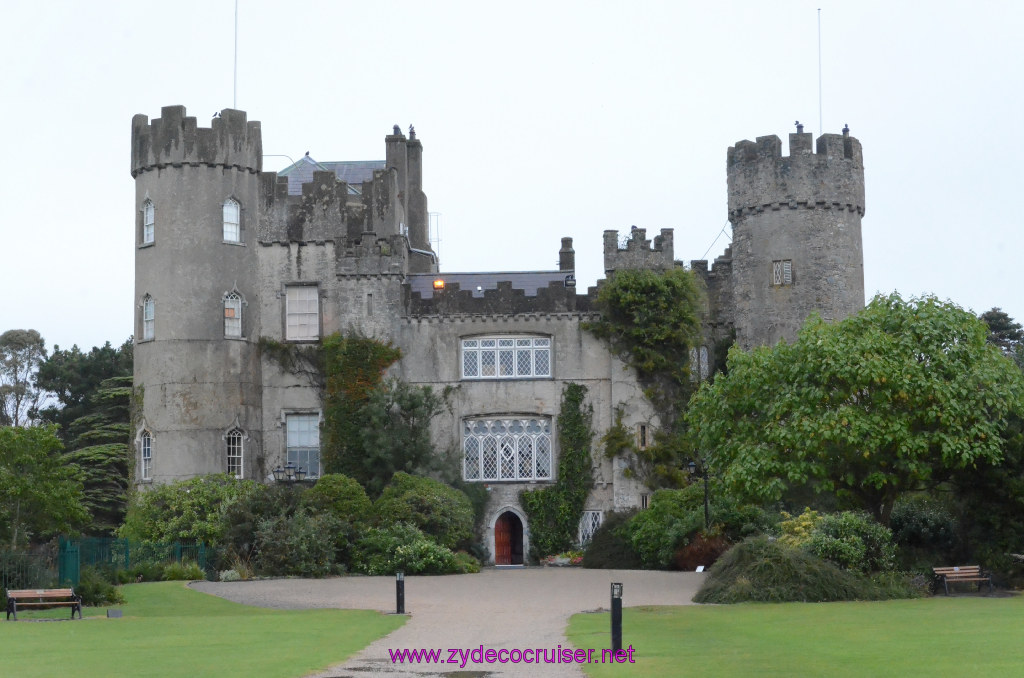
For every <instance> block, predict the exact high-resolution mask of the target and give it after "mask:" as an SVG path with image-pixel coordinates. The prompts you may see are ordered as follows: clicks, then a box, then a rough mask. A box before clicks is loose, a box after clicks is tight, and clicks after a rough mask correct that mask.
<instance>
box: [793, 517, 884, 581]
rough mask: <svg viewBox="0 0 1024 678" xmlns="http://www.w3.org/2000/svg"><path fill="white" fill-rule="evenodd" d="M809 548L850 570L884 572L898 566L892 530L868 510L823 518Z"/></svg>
mask: <svg viewBox="0 0 1024 678" xmlns="http://www.w3.org/2000/svg"><path fill="white" fill-rule="evenodd" d="M805 547H806V548H807V549H808V550H809V551H810V552H811V553H813V554H814V555H816V556H818V557H819V558H823V559H825V560H829V561H832V562H833V563H835V564H836V565H839V566H840V567H842V568H845V569H848V570H857V571H859V572H884V571H887V570H892V569H893V568H894V567H895V566H896V547H895V545H893V543H892V532H890V531H889V528H887V527H885V526H884V525H880V524H878V523H876V522H875V521H874V520H872V518H871V517H870V516H869V515H868V514H866V513H856V512H853V511H843V512H842V513H833V514H830V515H827V516H825V517H823V518H822V519H821V521H819V522H818V524H817V525H816V526H815V528H814V531H813V532H812V533H811V539H810V541H808V542H807V543H806V545H805Z"/></svg>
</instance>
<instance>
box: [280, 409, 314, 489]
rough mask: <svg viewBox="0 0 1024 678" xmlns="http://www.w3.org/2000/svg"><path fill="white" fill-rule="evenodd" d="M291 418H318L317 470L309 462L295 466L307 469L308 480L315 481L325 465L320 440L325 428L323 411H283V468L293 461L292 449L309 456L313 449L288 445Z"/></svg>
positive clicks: (281, 424) (281, 423)
mask: <svg viewBox="0 0 1024 678" xmlns="http://www.w3.org/2000/svg"><path fill="white" fill-rule="evenodd" d="M290 417H309V418H313V417H315V418H316V443H317V446H316V459H317V468H316V470H315V471H314V470H313V469H312V468H310V467H309V465H308V462H307V463H306V464H300V463H296V464H295V465H296V466H302V467H303V468H304V469H306V478H307V479H309V480H315V479H317V478H319V477H320V472H321V471H322V470H323V463H322V461H321V457H320V454H321V452H322V449H323V448H322V443H321V439H320V431H321V429H322V428H323V423H324V415H323V411H322V410H318V409H312V408H309V409H303V408H295V409H284V410H281V422H280V426H281V429H282V439H283V440H282V442H283V448H284V449H283V454H282V457H283V459H284V463H283V464H281V465H282V466H284V465H285V464H287V463H288V461H289V460H291V454H290V452H291V450H292V449H295V450H296V452H298V451H300V450H301V451H304V452H306V453H307V454H308V452H309V451H310V450H311V449H312V447H311V446H302V447H300V446H298V445H296V446H294V448H293V447H289V445H288V419H289V418H290ZM307 459H308V456H307ZM274 465H275V464H271V466H274Z"/></svg>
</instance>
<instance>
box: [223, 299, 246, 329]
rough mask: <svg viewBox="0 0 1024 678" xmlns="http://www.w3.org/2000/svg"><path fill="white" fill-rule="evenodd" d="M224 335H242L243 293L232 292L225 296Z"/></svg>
mask: <svg viewBox="0 0 1024 678" xmlns="http://www.w3.org/2000/svg"><path fill="white" fill-rule="evenodd" d="M224 336H225V337H233V338H241V336H242V295H240V294H239V293H238V292H231V293H230V294H228V295H227V296H226V297H224Z"/></svg>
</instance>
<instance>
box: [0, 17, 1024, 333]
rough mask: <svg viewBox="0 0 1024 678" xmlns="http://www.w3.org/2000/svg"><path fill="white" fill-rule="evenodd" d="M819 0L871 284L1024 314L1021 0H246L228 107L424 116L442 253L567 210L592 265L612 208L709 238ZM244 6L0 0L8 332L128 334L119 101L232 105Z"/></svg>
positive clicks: (499, 252)
mask: <svg viewBox="0 0 1024 678" xmlns="http://www.w3.org/2000/svg"><path fill="white" fill-rule="evenodd" d="M819 7H820V8H821V35H822V49H821V60H822V73H823V128H824V130H825V131H827V132H839V131H840V130H841V128H842V127H843V125H844V124H849V126H850V130H851V133H852V134H853V136H855V137H857V138H858V139H860V141H861V143H862V144H863V147H864V164H865V174H866V184H867V197H866V201H867V211H866V214H865V217H864V220H863V237H864V278H865V284H866V288H867V290H866V291H867V295H868V297H869V298H870V297H871V296H872V295H873V294H874V293H875V292H884V293H887V292H890V291H892V290H898V291H899V292H901V293H902V294H903V295H905V296H907V295H920V294H924V293H933V294H936V295H938V296H939V297H942V298H948V299H951V300H953V301H954V302H956V303H958V304H960V305H962V306H964V307H967V308H971V309H973V310H974V311H975V312H981V311H984V310H987V309H989V308H991V307H993V306H1001V307H1002V308H1003V309H1004V310H1006V311H1007V312H1008V313H1010V315H1012V316H1013V317H1015V318H1016V319H1018V320H1024V295H1022V291H1024V262H1022V261H1021V257H1020V254H1021V252H1022V250H1024V229H1022V228H1021V225H1020V220H1021V216H1020V214H1021V205H1020V204H1019V202H1020V201H1019V198H1020V197H1021V196H1022V191H1021V186H1022V184H1024V172H1022V170H1021V168H1022V166H1024V119H1022V118H1024V116H1022V113H1021V112H1022V111H1024V41H1022V39H1021V35H1022V34H1024V3H1017V2H977V1H975V2H971V3H967V2H941V1H940V2H929V3H923V2H921V3H918V2H905V3H899V2H864V1H858V2H856V3H851V2H846V3H840V2H834V1H832V0H819V1H816V2H799V1H793V2H763V1H758V2H731V3H730V2H707V1H703V2H692V3H684V2H679V1H678V0H676V1H674V2H643V1H638V2H636V3H623V2H621V1H619V2H598V1H595V0H589V1H587V2H563V1H560V0H548V1H547V2H543V3H534V2H525V1H521V0H520V1H517V2H509V3H501V4H499V3H493V2H481V1H475V2H470V1H468V0H467V1H465V2H444V1H438V0H432V1H430V2H422V1H418V2H385V1H381V0H373V1H371V0H363V1H362V2H340V1H339V2H327V1H324V2H309V1H305V2H304V1H301V0H297V1H296V2H290V3H289V2H280V1H276V2H258V1H256V0H241V1H240V10H239V18H238V31H239V40H238V79H237V108H240V109H242V110H245V111H247V112H248V115H249V119H250V120H259V121H261V122H262V129H263V148H264V152H266V153H268V154H281V155H288V156H291V157H292V158H296V159H297V158H298V157H299V156H301V155H302V154H304V153H305V152H306V151H309V152H310V154H311V155H312V156H313V157H314V158H316V159H319V160H373V159H383V157H384V136H385V135H386V134H388V133H389V132H390V130H391V127H392V125H394V124H399V125H401V126H402V128H403V130H405V129H407V128H408V125H409V124H410V123H411V124H413V125H415V126H416V131H417V136H418V137H419V138H420V139H421V140H422V142H423V145H424V160H423V163H424V169H423V175H424V189H425V191H426V193H427V196H428V199H429V208H430V211H431V212H436V213H439V215H440V217H439V220H440V223H441V226H442V228H441V242H440V245H439V253H440V257H441V266H442V269H443V270H447V271H474V270H477V271H479V270H536V269H551V268H557V256H558V255H557V253H558V248H559V239H560V238H561V237H562V236H572V237H573V238H574V239H575V248H576V261H577V269H578V279H579V284H580V286H581V287H583V286H586V285H589V284H593V283H594V282H595V280H596V279H597V277H598V276H599V275H600V274H601V269H602V261H601V234H602V231H604V230H605V229H610V228H611V229H619V230H628V229H629V227H630V225H633V224H635V225H637V226H640V227H643V228H647V229H648V231H649V232H657V230H658V229H661V228H674V229H675V233H676V237H675V247H676V250H675V253H676V258H678V259H683V260H686V261H689V260H690V259H698V258H702V257H704V256H705V253H706V252H707V258H709V259H713V258H714V257H715V256H717V255H719V254H721V252H722V251H723V250H724V248H725V247H726V245H727V244H728V234H729V233H730V230H729V229H728V228H725V234H723V235H721V237H718V239H717V242H716V237H717V236H719V234H720V233H721V231H722V230H723V227H726V226H727V224H728V222H727V213H726V174H725V159H726V149H727V148H728V147H729V146H730V145H733V144H735V143H736V142H737V141H739V140H741V139H753V138H754V137H756V136H762V135H768V134H777V135H779V136H780V137H782V139H783V140H784V141H785V140H786V139H787V136H786V135H788V134H789V133H790V132H791V131H794V128H793V122H794V120H797V119H799V120H801V121H802V122H803V123H804V124H805V125H806V126H807V131H812V132H814V133H815V136H817V134H818V133H820V131H821V129H822V125H821V124H820V123H819V106H818V104H819V99H818V28H817V27H818V13H817V9H818V8H819ZM234 11H235V5H234V1H233V0H203V1H201V2H189V1H185V0H178V1H176V2H174V3H168V2H150V1H146V0H132V1H131V2H106V1H104V0H97V1H95V2H88V3H86V2H66V1H60V0H51V1H50V2H46V3H40V2H21V1H20V0H19V1H15V2H12V0H0V64H2V65H0V68H2V69H3V78H2V87H3V90H2V91H3V95H2V99H3V105H2V107H0V130H2V133H3V137H2V149H3V156H4V161H3V163H2V166H0V195H2V199H0V234H2V239H0V253H2V262H0V283H2V286H3V290H4V294H3V296H2V297H0V332H2V331H4V330H6V329H11V328H34V329H37V330H39V331H40V332H41V333H42V335H43V337H44V338H45V339H46V340H47V345H48V347H50V348H52V346H53V345H54V344H59V345H60V346H61V347H63V348H69V347H70V346H71V345H72V344H78V345H79V346H80V347H82V348H85V349H87V348H89V347H91V346H94V345H101V344H102V343H103V342H105V341H107V340H109V341H111V343H114V344H115V345H116V344H119V343H121V342H122V341H124V339H126V338H127V337H128V336H129V335H130V334H131V332H132V318H133V267H134V251H135V250H134V215H135V200H134V187H133V182H132V178H131V174H130V168H129V151H130V130H131V118H132V115H134V114H135V113H144V114H146V115H148V116H149V117H150V118H151V119H152V118H156V117H159V115H160V108H161V106H167V105H176V104H181V105H184V106H186V107H187V108H188V113H189V114H190V115H194V116H196V117H197V118H198V120H199V123H200V125H203V126H208V125H209V120H210V118H211V116H212V114H213V113H214V111H218V110H220V109H223V108H229V107H232V105H233V91H232V90H233V86H232V85H233V81H232V71H233V53H234V46H233V45H234V42H233V34H234ZM784 152H786V153H788V151H785V150H784ZM287 164H289V161H288V160H287V159H286V158H283V157H269V158H267V159H266V160H265V165H264V169H272V170H277V169H281V168H283V167H284V166H286V165H287ZM709 248H710V251H709ZM581 291H582V290H581Z"/></svg>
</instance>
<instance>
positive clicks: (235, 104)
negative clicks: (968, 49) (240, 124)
mask: <svg viewBox="0 0 1024 678" xmlns="http://www.w3.org/2000/svg"><path fill="white" fill-rule="evenodd" d="M818 11H819V12H820V11H821V10H820V9H819V10H818ZM234 82H235V89H234V92H233V94H232V98H231V108H234V109H236V110H237V109H238V0H235V80H234Z"/></svg>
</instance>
